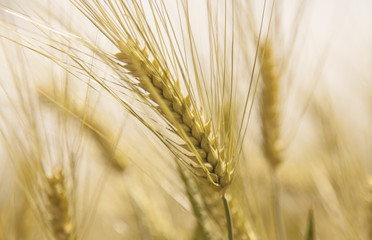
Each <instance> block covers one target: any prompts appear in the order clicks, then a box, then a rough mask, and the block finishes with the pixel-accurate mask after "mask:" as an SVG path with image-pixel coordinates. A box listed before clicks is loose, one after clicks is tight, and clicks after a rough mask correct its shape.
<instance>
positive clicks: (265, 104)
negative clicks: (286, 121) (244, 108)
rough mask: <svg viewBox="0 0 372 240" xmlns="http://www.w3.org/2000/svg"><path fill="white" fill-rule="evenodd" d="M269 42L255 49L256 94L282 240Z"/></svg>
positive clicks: (274, 72) (274, 74)
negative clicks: (258, 80) (259, 81)
mask: <svg viewBox="0 0 372 240" xmlns="http://www.w3.org/2000/svg"><path fill="white" fill-rule="evenodd" d="M272 47H273V45H272V42H270V41H269V40H268V41H266V43H265V44H264V45H263V46H261V47H260V48H259V55H260V64H261V76H262V78H261V79H262V84H261V86H262V88H261V95H260V104H261V105H260V117H261V133H262V134H261V135H262V143H261V148H262V151H263V152H264V155H265V159H266V161H267V162H268V164H269V166H270V169H271V171H270V177H271V185H272V186H271V189H272V204H273V218H274V222H275V223H274V225H275V230H276V237H277V239H278V240H284V239H286V234H285V229H284V223H283V219H282V213H281V206H280V188H279V180H278V177H277V173H276V169H277V167H278V166H279V165H280V164H281V163H282V158H281V149H280V148H281V147H280V128H279V115H280V114H279V86H280V76H279V73H278V65H277V61H276V59H275V54H274V52H273V48H272Z"/></svg>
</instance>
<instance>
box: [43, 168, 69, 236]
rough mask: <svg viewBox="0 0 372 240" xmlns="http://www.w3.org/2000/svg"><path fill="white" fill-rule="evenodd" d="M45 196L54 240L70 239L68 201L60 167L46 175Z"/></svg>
mask: <svg viewBox="0 0 372 240" xmlns="http://www.w3.org/2000/svg"><path fill="white" fill-rule="evenodd" d="M48 190H49V191H47V197H48V202H49V206H48V208H49V213H50V216H51V219H50V224H51V227H52V230H53V234H54V237H55V239H56V240H71V239H73V238H72V232H73V229H72V226H73V225H72V222H71V217H70V213H69V202H68V200H67V197H66V194H67V193H66V183H65V177H64V173H63V171H62V169H60V168H59V169H55V171H54V173H53V175H52V176H51V177H48Z"/></svg>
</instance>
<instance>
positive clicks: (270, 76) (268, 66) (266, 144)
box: [260, 43, 281, 168]
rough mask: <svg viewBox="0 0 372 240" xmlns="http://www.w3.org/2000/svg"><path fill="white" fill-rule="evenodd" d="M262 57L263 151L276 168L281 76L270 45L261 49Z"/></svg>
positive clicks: (271, 164)
mask: <svg viewBox="0 0 372 240" xmlns="http://www.w3.org/2000/svg"><path fill="white" fill-rule="evenodd" d="M260 55H261V73H262V89H261V112H260V116H261V124H262V126H261V131H262V149H263V151H264V154H265V157H266V159H267V161H268V163H269V164H270V166H271V167H272V168H276V167H277V166H278V165H279V164H280V163H281V157H280V148H279V122H278V119H279V109H278V88H279V87H278V86H279V76H278V73H277V68H276V66H275V60H274V57H273V53H272V49H271V46H270V44H269V43H267V44H265V46H264V47H261V48H260Z"/></svg>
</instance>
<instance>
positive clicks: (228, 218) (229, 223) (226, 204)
mask: <svg viewBox="0 0 372 240" xmlns="http://www.w3.org/2000/svg"><path fill="white" fill-rule="evenodd" d="M222 202H223V205H224V207H225V214H226V221H227V230H228V232H229V240H234V230H233V225H232V219H231V212H230V206H229V202H228V201H227V198H226V194H224V195H223V196H222Z"/></svg>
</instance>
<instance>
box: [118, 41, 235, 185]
mask: <svg viewBox="0 0 372 240" xmlns="http://www.w3.org/2000/svg"><path fill="white" fill-rule="evenodd" d="M118 46H119V49H120V53H118V54H116V57H117V58H118V60H120V61H121V62H124V63H125V65H124V66H123V67H124V68H125V69H126V70H127V71H128V72H129V74H131V75H132V76H133V77H134V78H136V79H137V80H138V81H139V83H138V84H137V86H138V87H140V88H142V89H143V90H145V91H146V92H148V93H149V95H147V97H148V98H149V99H151V100H152V101H154V102H155V103H156V104H157V105H158V107H157V109H158V111H159V112H160V113H161V114H162V115H163V116H164V117H165V118H166V119H167V120H168V121H169V122H170V123H171V124H172V125H173V126H174V127H176V134H178V135H179V136H180V137H181V138H182V139H183V140H185V142H186V143H188V146H189V147H188V149H189V150H190V151H192V152H194V153H195V155H196V157H194V158H192V160H193V161H194V163H195V164H196V166H195V165H193V167H194V172H195V173H196V174H197V175H198V176H200V177H204V178H207V179H208V180H209V181H210V183H212V184H213V185H214V186H217V189H220V190H221V189H223V188H225V187H226V186H227V185H228V184H229V183H230V181H231V179H230V178H231V176H230V173H228V171H227V168H226V163H225V161H224V157H223V155H224V153H223V148H222V147H220V146H219V144H218V140H217V139H216V137H215V136H214V134H213V133H212V131H211V122H209V123H207V124H205V123H203V121H202V120H201V119H200V117H198V113H197V112H195V109H192V104H191V99H190V96H186V97H184V96H183V95H182V92H181V89H180V85H179V82H178V81H176V83H174V82H172V81H171V76H170V72H169V71H168V70H167V69H166V68H165V67H163V66H160V63H159V61H158V60H157V59H156V58H155V59H154V60H153V61H150V56H149V54H148V52H147V50H146V48H144V49H140V47H139V44H138V42H135V41H133V40H131V39H128V40H127V41H126V42H119V44H118Z"/></svg>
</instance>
